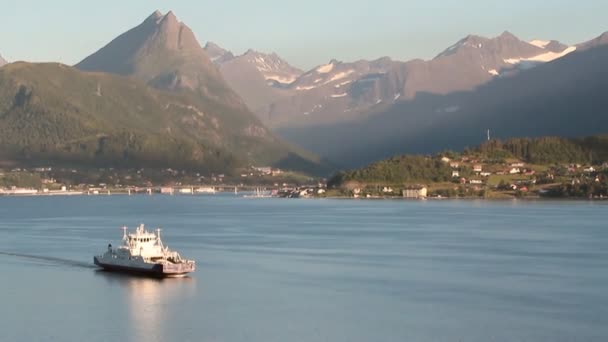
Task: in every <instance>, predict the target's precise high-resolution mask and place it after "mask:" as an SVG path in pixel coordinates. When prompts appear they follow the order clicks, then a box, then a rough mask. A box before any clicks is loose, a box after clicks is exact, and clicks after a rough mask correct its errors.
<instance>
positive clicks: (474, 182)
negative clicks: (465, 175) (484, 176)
mask: <svg viewBox="0 0 608 342" xmlns="http://www.w3.org/2000/svg"><path fill="white" fill-rule="evenodd" d="M469 183H471V184H483V181H482V180H481V179H471V180H470V181H469Z"/></svg>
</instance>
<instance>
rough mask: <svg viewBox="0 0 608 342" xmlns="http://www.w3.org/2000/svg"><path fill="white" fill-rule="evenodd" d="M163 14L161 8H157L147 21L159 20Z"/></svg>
mask: <svg viewBox="0 0 608 342" xmlns="http://www.w3.org/2000/svg"><path fill="white" fill-rule="evenodd" d="M162 16H163V14H162V13H161V12H160V11H159V10H156V11H154V12H153V13H152V14H150V15H149V16H148V18H146V20H145V21H157V20H158V19H159V18H161V17H162Z"/></svg>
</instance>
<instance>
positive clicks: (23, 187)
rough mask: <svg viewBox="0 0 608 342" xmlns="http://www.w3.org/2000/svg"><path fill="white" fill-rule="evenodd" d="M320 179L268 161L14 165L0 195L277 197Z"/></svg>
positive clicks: (1, 173)
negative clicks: (179, 166)
mask: <svg viewBox="0 0 608 342" xmlns="http://www.w3.org/2000/svg"><path fill="white" fill-rule="evenodd" d="M324 181H325V180H324V179H315V178H310V177H308V176H305V175H302V174H298V173H293V172H288V171H284V170H281V169H278V168H273V167H269V166H262V167H254V166H252V167H250V168H249V169H246V170H241V172H239V174H238V175H225V174H210V175H203V174H201V173H197V172H192V171H186V170H175V169H171V168H167V169H162V170H153V169H128V170H123V169H114V168H97V169H92V168H87V169H82V168H65V167H51V166H44V167H31V168H25V167H17V168H11V169H2V170H0V195H4V196H11V195H13V196H19V195H21V196H24V195H49V196H51V195H113V194H128V195H135V194H148V195H150V194H170V195H174V194H214V193H217V192H234V191H236V192H239V191H241V192H255V191H257V192H258V193H260V194H261V193H264V194H266V193H269V194H274V195H276V196H278V195H279V193H280V194H281V195H282V196H283V197H296V196H295V194H296V193H297V194H298V196H299V194H300V192H301V191H300V189H301V188H303V189H317V190H315V191H311V194H312V193H313V192H314V193H316V194H318V193H319V190H318V189H320V188H324V187H325V183H324ZM311 184H312V185H311ZM307 193H308V192H307V191H306V194H307ZM302 195H304V192H302Z"/></svg>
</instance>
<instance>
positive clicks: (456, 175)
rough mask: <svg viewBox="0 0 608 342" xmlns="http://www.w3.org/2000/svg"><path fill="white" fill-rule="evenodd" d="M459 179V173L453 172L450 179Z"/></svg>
mask: <svg viewBox="0 0 608 342" xmlns="http://www.w3.org/2000/svg"><path fill="white" fill-rule="evenodd" d="M458 177H460V172H458V171H457V170H453V171H452V178H458Z"/></svg>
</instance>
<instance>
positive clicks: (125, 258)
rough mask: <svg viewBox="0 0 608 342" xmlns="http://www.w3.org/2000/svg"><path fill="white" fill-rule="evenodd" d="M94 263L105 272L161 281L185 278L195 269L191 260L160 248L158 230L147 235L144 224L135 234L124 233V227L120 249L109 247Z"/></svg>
mask: <svg viewBox="0 0 608 342" xmlns="http://www.w3.org/2000/svg"><path fill="white" fill-rule="evenodd" d="M93 260H94V262H95V265H98V266H100V267H103V268H104V269H106V270H110V271H122V272H132V273H141V274H149V275H154V276H161V277H171V276H182V275H186V274H187V273H190V272H193V271H194V270H195V268H196V267H195V262H194V260H187V259H183V258H182V257H181V256H180V255H179V253H177V252H175V251H171V250H169V248H168V247H166V246H164V245H163V242H162V240H161V238H160V229H157V230H156V233H152V232H148V231H146V229H145V228H144V225H143V224H142V225H140V226H139V227H137V229H136V230H135V233H127V227H123V236H122V245H121V246H119V247H115V248H113V247H112V245H111V244H110V245H108V250H107V251H106V252H105V253H104V254H102V255H98V256H95V257H94V258H93Z"/></svg>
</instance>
